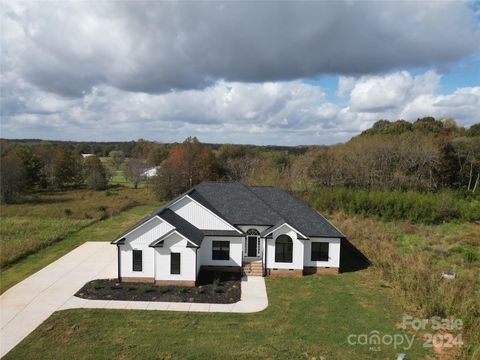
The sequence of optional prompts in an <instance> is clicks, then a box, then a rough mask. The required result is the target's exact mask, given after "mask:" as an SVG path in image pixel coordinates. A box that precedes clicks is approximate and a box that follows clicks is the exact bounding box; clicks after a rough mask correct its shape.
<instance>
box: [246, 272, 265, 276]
mask: <svg viewBox="0 0 480 360" xmlns="http://www.w3.org/2000/svg"><path fill="white" fill-rule="evenodd" d="M243 273H244V274H246V275H258V276H261V275H262V272H261V271H244V272H243Z"/></svg>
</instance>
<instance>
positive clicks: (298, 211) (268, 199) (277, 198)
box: [250, 186, 344, 237]
mask: <svg viewBox="0 0 480 360" xmlns="http://www.w3.org/2000/svg"><path fill="white" fill-rule="evenodd" d="M250 189H251V190H252V191H253V192H254V193H255V194H256V195H257V196H258V197H259V198H260V199H262V200H263V201H264V202H265V203H266V204H268V205H269V206H270V207H271V208H272V209H274V210H275V211H277V212H278V213H279V214H281V215H282V217H283V218H284V219H285V221H286V222H288V223H289V224H291V225H292V226H293V227H295V228H296V229H298V230H299V231H300V232H301V233H303V234H305V235H306V236H319V237H344V235H343V234H342V233H341V232H340V231H339V230H338V229H337V228H336V227H335V226H333V225H332V224H331V223H330V222H329V221H328V220H327V219H325V218H324V217H323V216H322V215H321V214H320V213H319V212H317V211H315V210H314V209H312V208H311V207H310V206H308V205H307V204H305V203H304V202H303V201H300V200H298V199H297V198H295V197H294V196H293V195H290V194H289V193H287V192H285V191H283V190H281V189H278V188H275V187H272V186H251V187H250Z"/></svg>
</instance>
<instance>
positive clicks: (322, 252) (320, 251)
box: [311, 242, 329, 261]
mask: <svg viewBox="0 0 480 360" xmlns="http://www.w3.org/2000/svg"><path fill="white" fill-rule="evenodd" d="M328 245H329V244H328V242H312V257H311V260H312V261H328Z"/></svg>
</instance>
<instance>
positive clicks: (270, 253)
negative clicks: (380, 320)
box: [267, 225, 308, 269]
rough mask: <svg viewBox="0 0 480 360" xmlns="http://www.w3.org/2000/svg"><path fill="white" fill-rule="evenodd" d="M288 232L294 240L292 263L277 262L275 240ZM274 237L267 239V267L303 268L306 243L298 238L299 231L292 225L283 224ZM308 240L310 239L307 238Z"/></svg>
mask: <svg viewBox="0 0 480 360" xmlns="http://www.w3.org/2000/svg"><path fill="white" fill-rule="evenodd" d="M282 234H286V235H288V236H290V237H291V238H292V241H293V256H292V262H291V263H277V262H275V240H276V239H277V237H278V236H280V235H282ZM272 235H273V239H267V268H270V269H272V268H276V269H303V258H304V253H303V251H304V243H305V242H306V241H305V240H299V239H297V233H296V232H295V231H293V230H292V229H290V227H288V226H286V225H283V226H281V227H279V228H278V229H277V230H275V231H274V233H273V234H272ZM307 241H308V240H307Z"/></svg>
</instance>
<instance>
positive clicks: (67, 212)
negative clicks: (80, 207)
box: [63, 209, 73, 216]
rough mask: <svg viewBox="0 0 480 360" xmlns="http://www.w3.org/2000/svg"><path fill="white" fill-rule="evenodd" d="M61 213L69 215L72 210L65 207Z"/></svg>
mask: <svg viewBox="0 0 480 360" xmlns="http://www.w3.org/2000/svg"><path fill="white" fill-rule="evenodd" d="M63 213H64V214H65V215H66V216H71V215H72V214H73V212H72V210H71V209H65V210H63Z"/></svg>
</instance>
